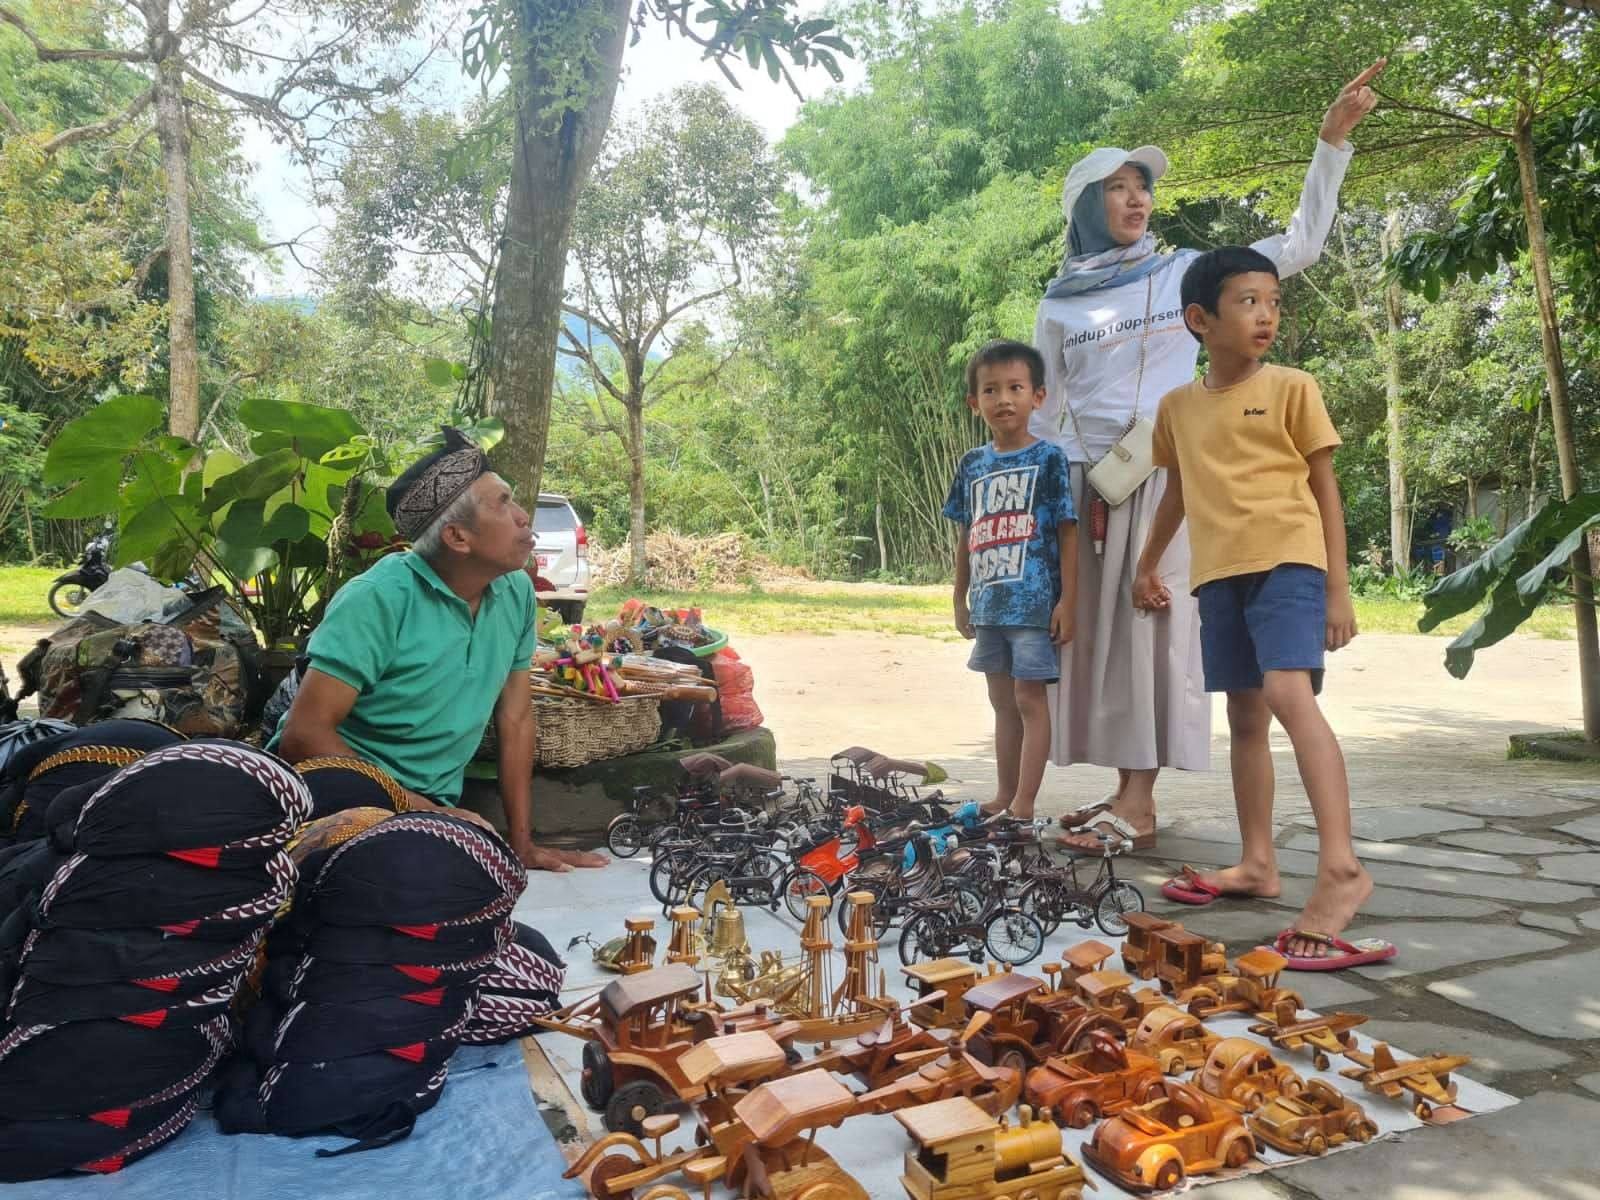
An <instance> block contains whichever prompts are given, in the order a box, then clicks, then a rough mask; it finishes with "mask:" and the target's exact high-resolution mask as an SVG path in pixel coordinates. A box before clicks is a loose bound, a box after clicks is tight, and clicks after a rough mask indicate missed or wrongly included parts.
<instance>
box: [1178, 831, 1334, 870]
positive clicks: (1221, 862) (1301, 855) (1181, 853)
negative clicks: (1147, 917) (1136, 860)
mask: <svg viewBox="0 0 1600 1200" xmlns="http://www.w3.org/2000/svg"><path fill="white" fill-rule="evenodd" d="M1315 851H1316V839H1315V838H1313V839H1312V849H1311V850H1310V851H1306V850H1279V851H1278V870H1279V871H1280V872H1282V873H1283V874H1285V875H1315V874H1316V873H1317V856H1316V852H1315ZM1147 853H1149V854H1150V856H1151V857H1153V858H1160V859H1162V860H1163V861H1165V862H1169V863H1172V864H1173V867H1174V869H1176V867H1177V866H1178V865H1179V864H1181V863H1188V864H1189V865H1191V866H1194V867H1226V866H1231V865H1232V864H1233V863H1236V862H1238V861H1239V847H1238V846H1229V845H1227V844H1226V843H1224V842H1202V841H1196V840H1194V839H1191V838H1177V837H1173V838H1168V837H1163V838H1162V839H1161V841H1160V842H1159V843H1158V844H1157V846H1156V848H1155V850H1153V851H1149V852H1147Z"/></svg>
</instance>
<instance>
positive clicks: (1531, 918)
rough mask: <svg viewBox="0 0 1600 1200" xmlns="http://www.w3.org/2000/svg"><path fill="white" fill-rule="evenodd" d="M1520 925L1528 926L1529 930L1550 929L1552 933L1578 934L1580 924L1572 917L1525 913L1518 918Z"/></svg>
mask: <svg viewBox="0 0 1600 1200" xmlns="http://www.w3.org/2000/svg"><path fill="white" fill-rule="evenodd" d="M1517 924H1518V925H1526V926H1527V927H1528V928H1529V929H1548V930H1549V931H1550V932H1551V933H1571V934H1576V933H1577V932H1578V923H1577V922H1576V921H1574V920H1573V919H1572V918H1571V917H1563V916H1559V915H1557V914H1556V913H1540V912H1525V913H1523V914H1522V915H1521V916H1519V917H1518V918H1517Z"/></svg>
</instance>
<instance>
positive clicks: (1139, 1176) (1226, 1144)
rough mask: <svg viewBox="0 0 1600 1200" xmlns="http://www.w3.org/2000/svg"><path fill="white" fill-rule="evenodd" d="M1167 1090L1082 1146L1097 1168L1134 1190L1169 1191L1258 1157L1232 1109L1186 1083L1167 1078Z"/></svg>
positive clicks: (1107, 1122) (1112, 1122)
mask: <svg viewBox="0 0 1600 1200" xmlns="http://www.w3.org/2000/svg"><path fill="white" fill-rule="evenodd" d="M1165 1090H1166V1095H1165V1096H1163V1097H1162V1098H1160V1099H1159V1100H1152V1101H1151V1102H1150V1103H1149V1104H1142V1105H1139V1106H1138V1107H1137V1108H1129V1109H1125V1110H1124V1111H1123V1112H1120V1113H1118V1114H1117V1115H1116V1116H1114V1117H1111V1118H1109V1119H1107V1120H1105V1121H1103V1122H1101V1124H1100V1125H1099V1126H1098V1127H1097V1128H1096V1129H1095V1131H1094V1136H1093V1137H1091V1138H1090V1139H1089V1141H1088V1142H1086V1143H1085V1144H1084V1147H1083V1157H1084V1158H1085V1159H1086V1160H1087V1161H1088V1162H1089V1163H1090V1165H1092V1166H1093V1167H1094V1168H1095V1170H1097V1171H1099V1172H1100V1173H1101V1174H1103V1175H1106V1176H1107V1177H1109V1178H1110V1179H1112V1180H1114V1181H1115V1182H1117V1183H1119V1184H1121V1185H1122V1186H1123V1187H1125V1188H1131V1189H1132V1190H1134V1191H1166V1190H1167V1189H1168V1188H1175V1187H1177V1186H1178V1185H1179V1184H1181V1183H1182V1182H1183V1181H1184V1180H1185V1179H1186V1178H1187V1177H1188V1176H1190V1175H1206V1174H1210V1173H1211V1172H1213V1171H1219V1170H1221V1169H1222V1168H1223V1167H1242V1166H1244V1165H1245V1163H1247V1162H1249V1161H1250V1160H1251V1159H1252V1158H1253V1157H1255V1153H1256V1146H1255V1141H1254V1139H1253V1138H1252V1137H1251V1136H1250V1132H1249V1130H1247V1129H1246V1128H1245V1124H1244V1120H1243V1118H1242V1117H1240V1115H1239V1114H1238V1113H1237V1112H1235V1111H1234V1110H1233V1109H1231V1108H1229V1107H1228V1106H1227V1105H1226V1104H1224V1103H1222V1101H1220V1100H1214V1099H1212V1098H1211V1097H1210V1096H1207V1095H1206V1094H1205V1093H1204V1092H1201V1091H1198V1090H1197V1089H1195V1088H1192V1087H1190V1086H1189V1085H1188V1084H1186V1083H1178V1082H1176V1081H1174V1080H1168V1081H1167V1083H1166V1084H1165Z"/></svg>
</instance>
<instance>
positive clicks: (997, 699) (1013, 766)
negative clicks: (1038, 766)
mask: <svg viewBox="0 0 1600 1200" xmlns="http://www.w3.org/2000/svg"><path fill="white" fill-rule="evenodd" d="M983 678H984V681H985V682H986V683H988V685H989V706H990V707H991V708H993V709H994V768H995V777H996V783H995V790H994V799H993V800H991V801H990V802H989V803H988V804H985V805H984V806H983V811H984V812H986V813H989V814H990V815H993V814H994V813H1000V812H1005V810H1006V809H1008V808H1010V807H1011V801H1012V798H1013V797H1014V796H1016V794H1017V769H1018V765H1019V764H1020V762H1021V759H1022V714H1021V713H1020V712H1018V711H1017V699H1016V695H1015V693H1014V692H1013V691H1012V686H1011V684H1012V679H1011V676H1010V675H1008V674H1004V673H1001V672H994V673H985V674H984V677H983Z"/></svg>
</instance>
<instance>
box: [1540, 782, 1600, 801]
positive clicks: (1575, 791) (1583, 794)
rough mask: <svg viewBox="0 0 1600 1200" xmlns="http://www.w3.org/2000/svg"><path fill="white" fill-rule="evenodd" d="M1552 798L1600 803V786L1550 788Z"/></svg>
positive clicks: (1588, 784)
mask: <svg viewBox="0 0 1600 1200" xmlns="http://www.w3.org/2000/svg"><path fill="white" fill-rule="evenodd" d="M1548 791H1549V792H1550V794H1551V795H1552V796H1561V797H1564V798H1565V799H1568V800H1587V801H1588V802H1589V803H1590V804H1596V803H1600V784H1593V783H1584V784H1578V785H1576V786H1573V787H1557V788H1549V789H1548Z"/></svg>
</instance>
